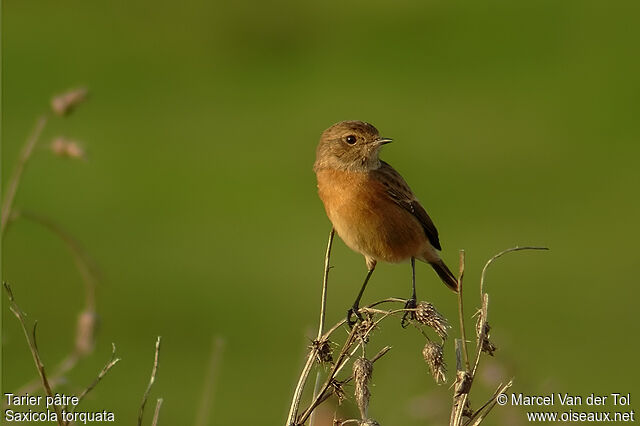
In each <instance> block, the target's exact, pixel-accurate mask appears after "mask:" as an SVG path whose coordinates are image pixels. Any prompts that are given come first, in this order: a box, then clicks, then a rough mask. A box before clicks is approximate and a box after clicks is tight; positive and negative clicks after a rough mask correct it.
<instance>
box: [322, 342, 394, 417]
mask: <svg viewBox="0 0 640 426" xmlns="http://www.w3.org/2000/svg"><path fill="white" fill-rule="evenodd" d="M390 350H391V346H385V347H384V348H382V349H380V352H378V353H377V354H376V355H375V356H374V357H373V358H371V363H375V362H376V361H377V360H379V359H380V358H382V357H383V356H384V355H386V354H387V352H389V351H390ZM351 380H353V374H351V375H350V376H349V377H347V378H346V379H344V380H342V382H341V383H342V384H343V385H344V384H347V383H349V382H350V381H351ZM333 393H334V392H333V389H330V390H329V391H328V392H326V393H325V394H324V396H323V397H322V398H320V400H319V401H318V405H320V404H322V403H323V402H324V401H326V400H327V399H329V397H330V396H331V395H333Z"/></svg>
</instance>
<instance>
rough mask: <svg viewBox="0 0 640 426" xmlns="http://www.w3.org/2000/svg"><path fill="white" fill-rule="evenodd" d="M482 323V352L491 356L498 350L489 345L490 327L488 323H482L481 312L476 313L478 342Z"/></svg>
mask: <svg viewBox="0 0 640 426" xmlns="http://www.w3.org/2000/svg"><path fill="white" fill-rule="evenodd" d="M483 322H484V338H483V339H482V352H486V353H487V354H489V355H491V356H493V353H494V352H495V351H496V350H497V349H498V348H496V346H495V345H494V344H493V343H491V341H490V340H489V332H490V331H491V326H490V325H489V322H488V321H483V316H482V311H478V319H477V320H476V339H477V340H480V337H481V336H482V335H483V333H482V324H483Z"/></svg>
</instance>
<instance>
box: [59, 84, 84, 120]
mask: <svg viewBox="0 0 640 426" xmlns="http://www.w3.org/2000/svg"><path fill="white" fill-rule="evenodd" d="M88 93H89V92H88V91H87V89H86V88H84V87H80V88H77V89H72V90H69V91H68V92H65V93H62V94H60V95H57V96H54V97H53V99H51V110H52V111H53V112H54V113H55V114H56V115H59V116H61V117H62V116H65V115H68V114H69V113H71V111H73V109H74V108H75V107H76V106H78V105H80V104H81V103H82V102H84V100H85V99H87V94H88Z"/></svg>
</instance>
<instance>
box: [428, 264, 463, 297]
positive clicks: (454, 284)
mask: <svg viewBox="0 0 640 426" xmlns="http://www.w3.org/2000/svg"><path fill="white" fill-rule="evenodd" d="M429 264H430V265H431V267H432V268H433V270H434V271H436V273H437V274H438V276H439V277H440V279H441V280H442V282H443V283H445V284H446V285H447V287H449V288H450V289H451V290H453V291H455V292H456V293H457V292H458V279H457V278H456V276H455V275H453V272H451V271H450V270H449V268H448V267H447V265H445V264H444V262H443V261H442V260H438V261H437V262H429Z"/></svg>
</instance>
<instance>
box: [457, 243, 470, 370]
mask: <svg viewBox="0 0 640 426" xmlns="http://www.w3.org/2000/svg"><path fill="white" fill-rule="evenodd" d="M464 260H465V258H464V250H460V273H459V275H458V318H459V319H460V335H461V336H462V353H463V354H464V364H465V366H466V368H467V371H469V353H468V352H467V336H466V332H465V329H464V309H463V303H462V281H463V278H464Z"/></svg>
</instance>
